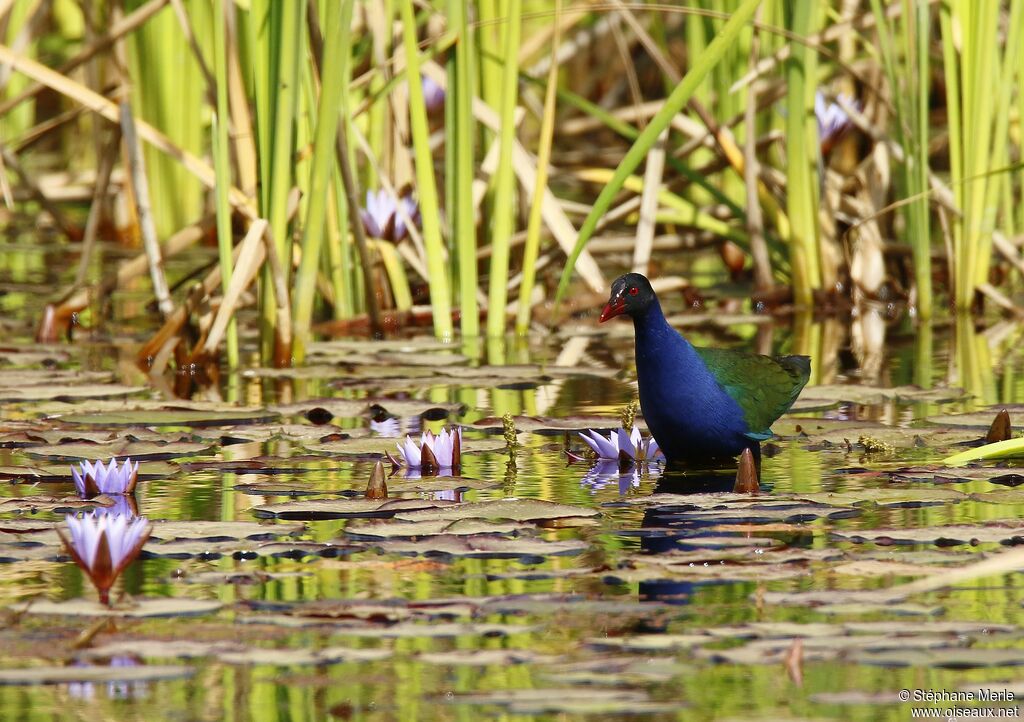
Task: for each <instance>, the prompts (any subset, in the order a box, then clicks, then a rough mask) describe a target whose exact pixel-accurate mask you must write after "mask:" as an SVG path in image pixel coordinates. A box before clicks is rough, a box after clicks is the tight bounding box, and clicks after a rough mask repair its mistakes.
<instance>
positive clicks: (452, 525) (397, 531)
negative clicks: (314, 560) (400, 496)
mask: <svg viewBox="0 0 1024 722" xmlns="http://www.w3.org/2000/svg"><path fill="white" fill-rule="evenodd" d="M531 529H533V527H532V526H531V525H529V524H525V523H522V522H514V521H498V520H493V519H475V518H470V519H456V520H454V521H453V520H451V519H443V518H442V519H420V520H419V521H393V520H391V521H377V520H372V521H353V522H350V523H349V524H348V525H347V526H346V527H345V534H346V536H349V537H351V538H353V539H410V538H414V537H423V536H437V535H439V534H453V535H456V536H465V535H467V534H514V533H517V532H524V531H528V530H531Z"/></svg>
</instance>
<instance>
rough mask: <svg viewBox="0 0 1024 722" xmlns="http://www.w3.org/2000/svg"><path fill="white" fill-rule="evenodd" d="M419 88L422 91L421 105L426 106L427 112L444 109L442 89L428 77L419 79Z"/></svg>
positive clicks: (424, 76)
mask: <svg viewBox="0 0 1024 722" xmlns="http://www.w3.org/2000/svg"><path fill="white" fill-rule="evenodd" d="M420 81H421V82H420V87H421V88H422V89H423V104H424V105H425V106H427V112H428V113H433V112H434V111H435V110H439V109H440V108H442V107H444V88H442V87H441V86H440V85H438V84H437V83H436V82H434V79H433V78H431V77H430V76H429V75H423V76H421V78H420Z"/></svg>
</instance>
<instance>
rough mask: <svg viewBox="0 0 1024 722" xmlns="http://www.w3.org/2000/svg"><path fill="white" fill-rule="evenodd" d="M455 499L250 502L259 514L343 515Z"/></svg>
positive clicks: (382, 513) (384, 512)
mask: <svg viewBox="0 0 1024 722" xmlns="http://www.w3.org/2000/svg"><path fill="white" fill-rule="evenodd" d="M454 503H456V502H449V501H441V500H433V501H430V500H426V499H365V498H357V499H309V500H302V501H286V502H282V503H280V504H264V505H263V506H254V507H253V508H252V511H253V513H254V514H256V516H260V517H267V518H269V517H277V518H278V519H304V520H314V519H344V518H346V517H359V516H367V517H391V516H394V515H395V514H397V513H399V512H405V511H410V510H419V509H437V508H441V507H444V506H448V505H451V504H454Z"/></svg>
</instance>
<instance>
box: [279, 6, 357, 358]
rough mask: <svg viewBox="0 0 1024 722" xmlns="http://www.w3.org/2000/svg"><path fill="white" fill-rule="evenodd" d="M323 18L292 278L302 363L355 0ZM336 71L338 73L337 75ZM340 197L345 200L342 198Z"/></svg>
mask: <svg viewBox="0 0 1024 722" xmlns="http://www.w3.org/2000/svg"><path fill="white" fill-rule="evenodd" d="M325 9H326V13H325V17H324V23H323V59H322V62H321V63H320V98H319V106H318V110H317V120H316V138H315V140H314V142H313V163H312V169H311V172H310V176H309V184H308V187H309V205H308V206H307V207H306V223H305V229H304V231H305V232H304V235H303V238H302V260H301V262H300V263H299V270H298V273H297V275H296V278H295V291H294V294H293V296H292V304H293V314H292V315H293V317H294V326H293V328H294V334H295V335H294V340H293V346H292V358H293V359H294V360H295V361H296V362H301V361H302V360H303V359H304V358H305V355H306V346H307V344H308V343H309V340H310V326H311V323H312V320H313V302H314V299H315V296H316V282H317V274H318V273H319V271H320V267H321V265H322V264H321V261H322V259H321V249H322V247H323V238H324V233H325V225H326V221H327V203H328V201H329V200H330V199H331V198H332V195H331V193H330V190H331V180H332V176H333V172H334V159H335V154H334V148H335V143H336V141H337V136H338V118H339V113H338V111H339V108H340V107H341V93H342V88H343V87H344V83H345V75H346V74H347V68H348V60H347V58H346V57H345V56H347V55H348V54H349V53H350V48H349V42H348V41H349V38H350V37H351V33H349V32H346V31H347V30H348V28H349V27H350V26H351V24H352V9H353V0H344V2H329V3H327V4H326V8H325ZM339 74H340V75H341V77H339ZM340 200H342V202H343V201H344V199H343V198H342V199H340Z"/></svg>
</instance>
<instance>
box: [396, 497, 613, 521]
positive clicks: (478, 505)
mask: <svg viewBox="0 0 1024 722" xmlns="http://www.w3.org/2000/svg"><path fill="white" fill-rule="evenodd" d="M597 514H598V512H597V510H596V509H593V508H591V507H586V506H573V505H570V504H559V503H557V502H553V501H545V500H543V499H526V498H515V497H511V498H507V499H497V500H495V501H479V502H472V503H464V504H449V505H445V506H444V507H442V508H439V509H421V510H410V511H401V512H399V513H397V514H396V515H395V519H398V520H401V521H423V520H438V519H448V520H456V519H507V520H509V521H533V522H542V521H546V520H555V519H586V518H589V517H594V516H597Z"/></svg>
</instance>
